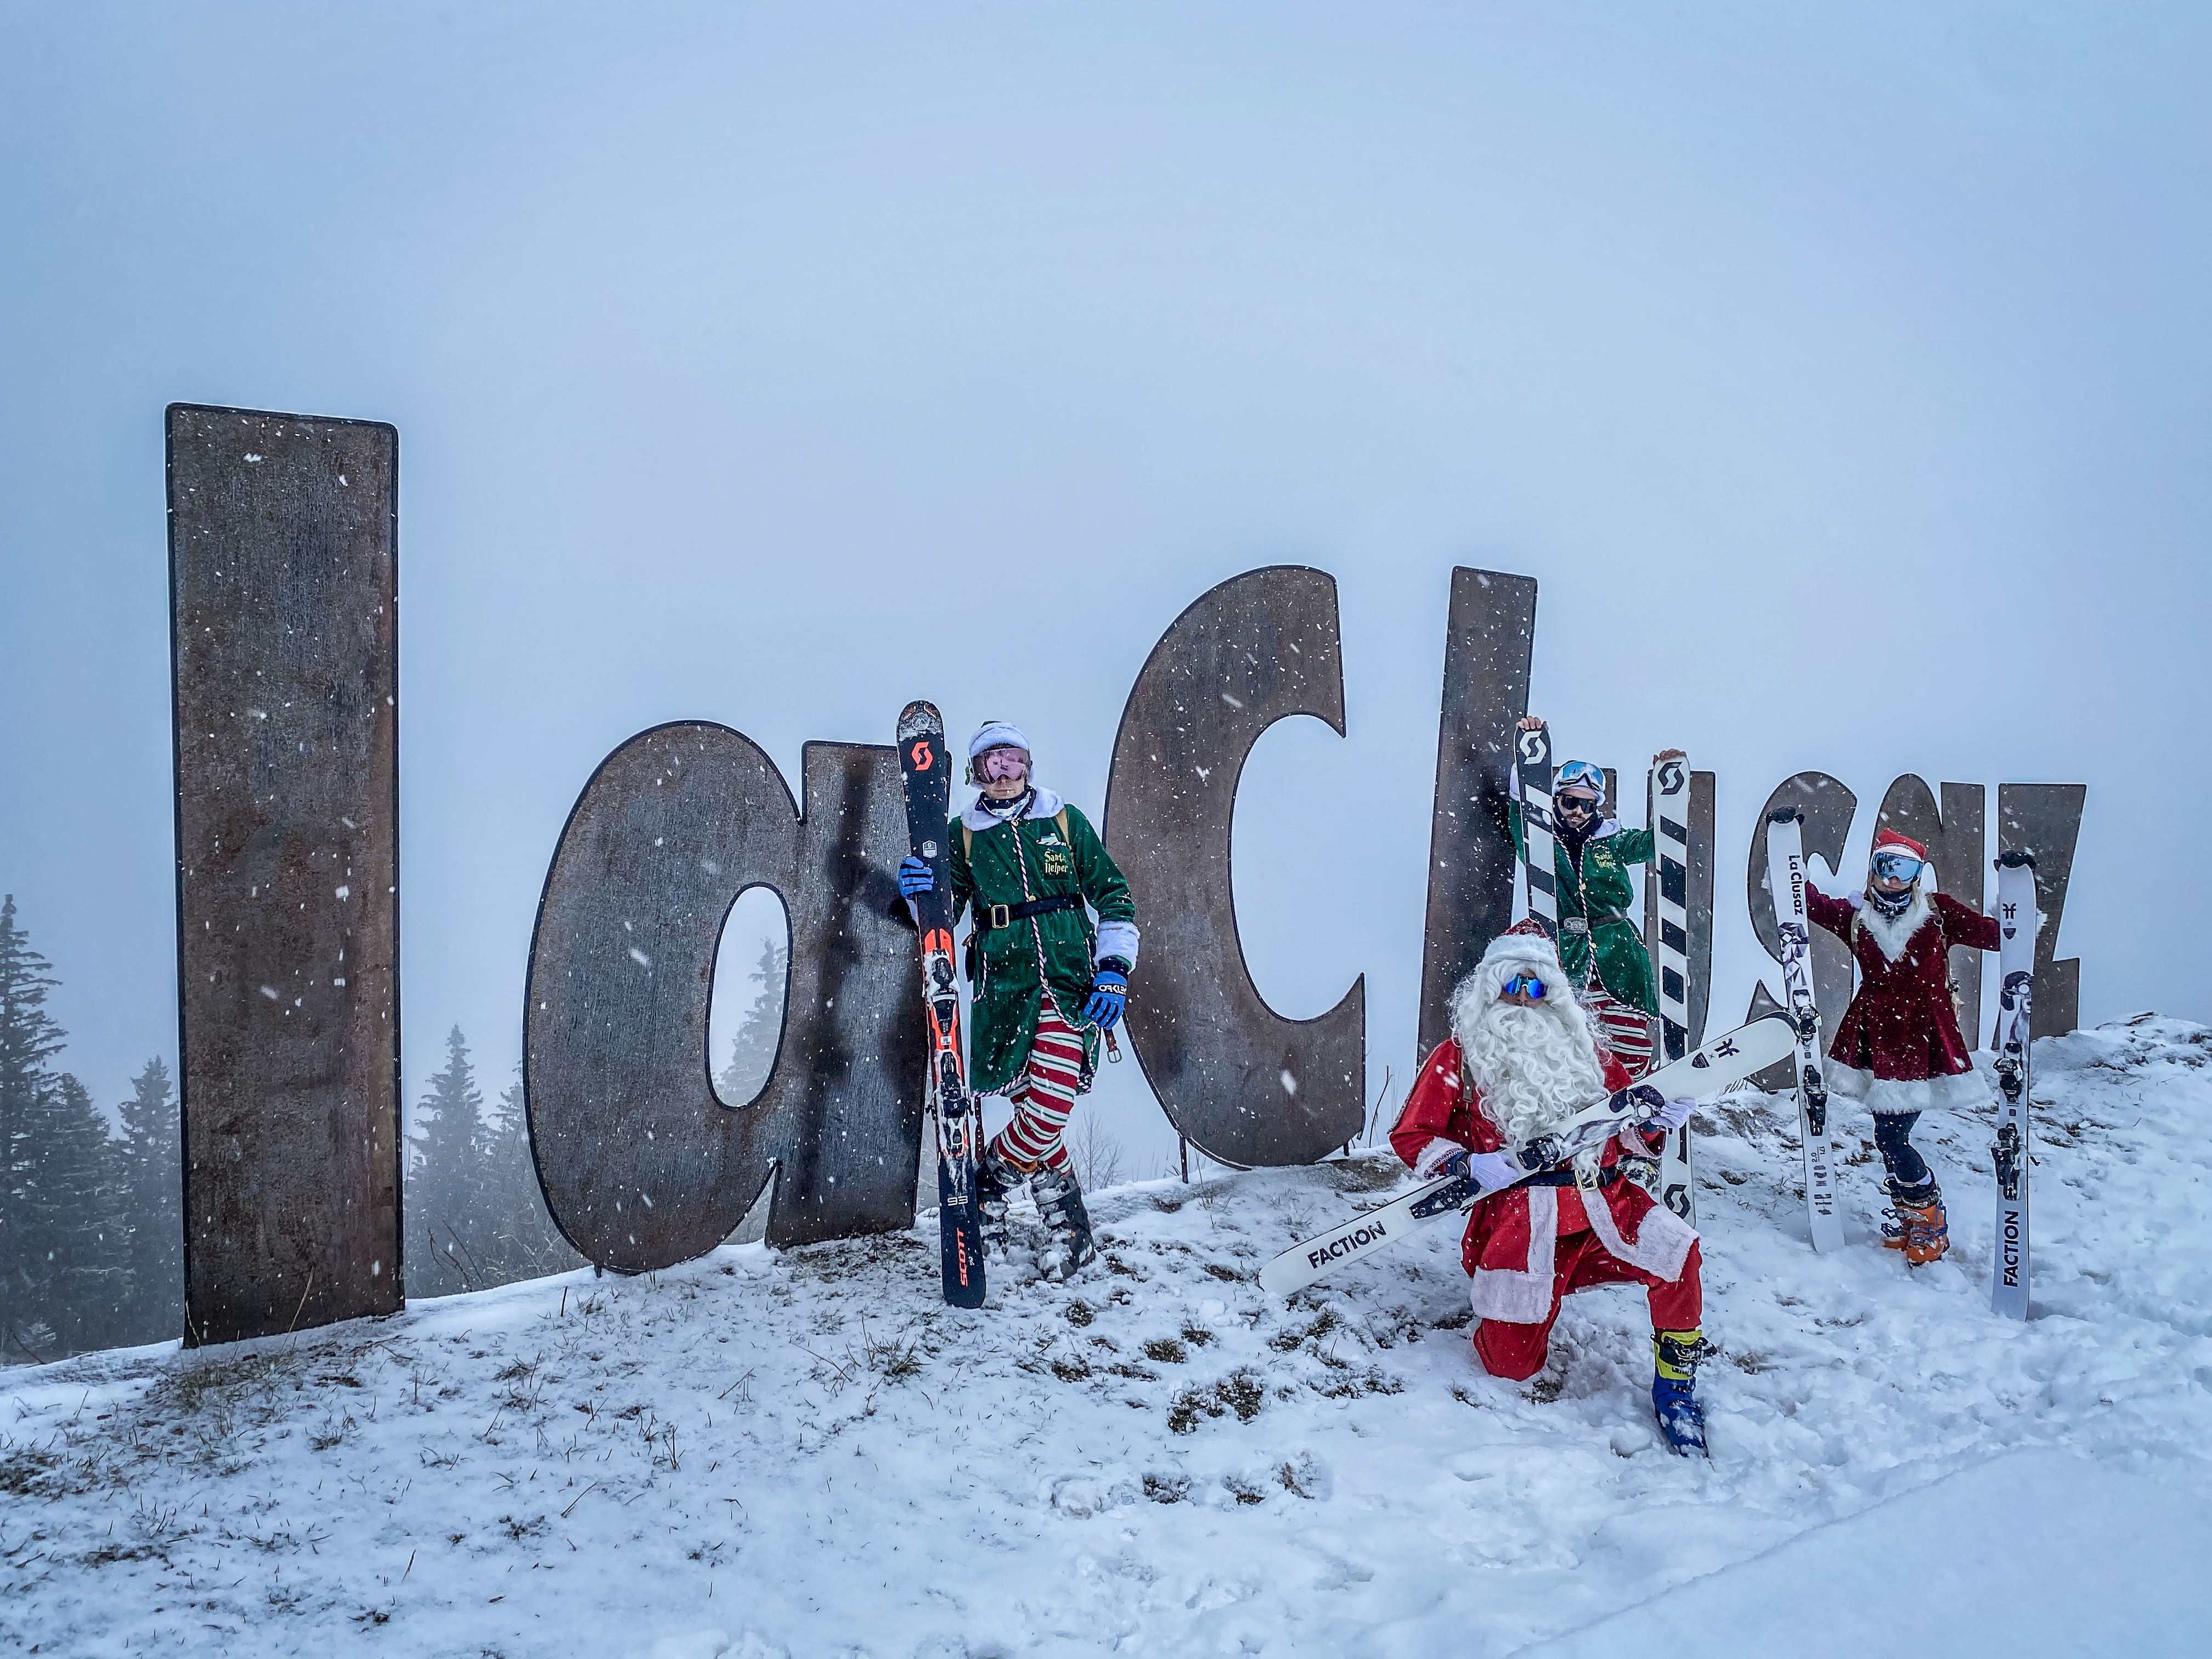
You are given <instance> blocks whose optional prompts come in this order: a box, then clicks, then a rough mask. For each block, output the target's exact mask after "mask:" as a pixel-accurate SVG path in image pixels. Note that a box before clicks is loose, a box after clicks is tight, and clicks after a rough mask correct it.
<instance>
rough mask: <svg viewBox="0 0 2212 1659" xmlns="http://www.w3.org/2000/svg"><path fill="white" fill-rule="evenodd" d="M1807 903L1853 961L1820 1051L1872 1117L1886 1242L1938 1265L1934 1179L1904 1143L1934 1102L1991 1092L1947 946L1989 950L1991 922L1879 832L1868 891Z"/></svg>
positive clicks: (1901, 843) (1833, 1080) (1914, 853)
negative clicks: (1855, 974) (1843, 1009)
mask: <svg viewBox="0 0 2212 1659" xmlns="http://www.w3.org/2000/svg"><path fill="white" fill-rule="evenodd" d="M1805 908H1806V911H1807V914H1808V915H1810V916H1811V918H1812V920H1813V921H1814V924H1815V925H1817V926H1819V927H1825V928H1826V929H1827V930H1828V931H1829V932H1830V933H1833V934H1835V935H1836V936H1837V937H1838V939H1842V940H1843V941H1844V943H1845V944H1846V945H1849V946H1850V951H1851V957H1852V959H1853V960H1854V961H1856V962H1857V963H1858V969H1859V988H1858V994H1857V996H1855V997H1853V998H1852V999H1851V1006H1850V1012H1847V1013H1845V1014H1844V1018H1843V1020H1842V1022H1841V1023H1840V1024H1838V1025H1837V1027H1836V1036H1835V1040H1834V1041H1833V1042H1831V1043H1830V1044H1829V1045H1828V1058H1829V1060H1830V1061H1831V1062H1832V1064H1831V1065H1830V1066H1829V1068H1828V1085H1829V1087H1830V1088H1831V1089H1832V1090H1833V1091H1835V1092H1836V1093H1837V1094H1838V1095H1841V1096H1844V1097H1846V1098H1848V1099H1852V1100H1862V1101H1864V1102H1865V1103H1866V1104H1867V1107H1868V1109H1869V1110H1871V1111H1872V1112H1873V1113H1874V1123H1875V1146H1878V1147H1879V1148H1880V1149H1881V1161H1882V1166H1883V1168H1884V1169H1885V1170H1887V1173H1888V1176H1889V1182H1888V1184H1889V1194H1890V1203H1891V1208H1890V1210H1889V1212H1887V1218H1886V1219H1885V1220H1884V1222H1883V1225H1882V1243H1884V1244H1885V1245H1887V1246H1888V1247H1889V1248H1890V1249H1899V1250H1903V1251H1904V1252H1905V1260H1906V1261H1909V1262H1911V1263H1912V1264H1913V1265H1914V1266H1916V1267H1917V1266H1920V1265H1922V1264H1924V1263H1926V1262H1929V1261H1936V1259H1937V1258H1938V1257H1940V1256H1941V1255H1942V1254H1943V1253H1944V1251H1946V1250H1947V1249H1949V1248H1950V1243H1951V1239H1950V1228H1949V1225H1948V1219H1947V1218H1946V1217H1945V1214H1944V1212H1943V1194H1942V1189H1941V1188H1938V1187H1937V1186H1936V1175H1935V1172H1934V1171H1933V1170H1930V1169H1929V1167H1928V1164H1927V1160H1926V1159H1924V1158H1922V1157H1921V1156H1920V1153H1919V1152H1917V1150H1916V1149H1915V1148H1914V1146H1913V1145H1912V1126H1913V1125H1914V1124H1915V1123H1917V1122H1918V1121H1919V1120H1920V1114H1921V1113H1923V1111H1926V1110H1927V1109H1929V1107H1931V1106H1976V1105H1979V1104H1981V1103H1983V1101H1984V1100H1985V1099H1986V1098H1987V1097H1988V1091H1987V1090H1986V1089H1985V1088H1984V1086H1983V1085H1982V1082H1981V1079H1978V1077H1976V1076H1975V1075H1974V1062H1973V1061H1972V1060H1971V1059H1969V1058H1968V1057H1967V1056H1968V1051H1967V1047H1966V1039H1965V1037H1964V1036H1961V1035H1960V1030H1959V1012H1958V1008H1957V1006H1956V1005H1955V1004H1954V1001H1953V1000H1952V992H1951V972H1950V956H1951V947H1952V946H1954V945H1963V946H1965V947H1966V948H1967V949H1969V950H1974V951H1994V950H1996V948H1997V943H1998V929H1997V921H1996V917H1995V916H1984V915H1977V914H1976V913H1975V912H1974V911H1972V910H1971V909H1969V908H1967V907H1966V905H1964V904H1961V903H1960V902H1959V901H1958V900H1956V899H1954V898H1953V897H1951V896H1950V895H1948V893H1939V892H1937V891H1936V879H1935V868H1934V866H1931V865H1930V864H1929V862H1928V849H1927V848H1925V847H1923V846H1922V845H1921V844H1920V843H1919V842H1917V841H1914V840H1912V839H1911V837H1910V836H1900V835H1899V834H1898V833H1897V832H1896V831H1895V830H1893V829H1883V830H1881V831H1879V832H1878V833H1877V834H1876V835H1875V841H1874V854H1873V857H1872V859H1871V860H1870V861H1869V868H1868V880H1867V885H1866V889H1865V890H1864V891H1863V892H1858V893H1854V894H1852V895H1851V896H1850V897H1849V898H1830V897H1828V896H1826V894H1824V893H1821V892H1820V891H1819V890H1816V889H1814V887H1813V886H1812V885H1811V884H1809V883H1808V884H1807V886H1806V889H1805Z"/></svg>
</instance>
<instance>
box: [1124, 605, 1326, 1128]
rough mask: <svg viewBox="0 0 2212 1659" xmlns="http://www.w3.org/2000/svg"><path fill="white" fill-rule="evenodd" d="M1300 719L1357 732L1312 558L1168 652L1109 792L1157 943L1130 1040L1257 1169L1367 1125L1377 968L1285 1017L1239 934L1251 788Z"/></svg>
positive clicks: (1193, 627)
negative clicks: (1262, 743) (1249, 768)
mask: <svg viewBox="0 0 2212 1659" xmlns="http://www.w3.org/2000/svg"><path fill="white" fill-rule="evenodd" d="M1293 714H1314V715H1318V716H1319V717H1320V718H1321V719H1322V720H1327V721H1328V723H1329V725H1330V726H1334V728H1335V729H1336V731H1337V732H1339V734H1341V733H1342V732H1343V731H1344V670H1343V663H1342V659H1341V657H1340V653H1339V651H1338V646H1337V623H1336V584H1335V582H1334V580H1331V579H1330V578H1329V577H1328V576H1327V575H1325V574H1322V572H1321V571H1318V570H1309V569H1305V568H1302V567H1298V566H1292V565H1279V566H1274V567H1272V568H1267V569H1263V570H1253V571H1248V572H1247V573H1246V574H1243V575H1242V576H1236V577H1232V578H1231V580H1228V581H1225V582H1223V583H1222V584H1221V585H1220V586H1218V587H1216V588H1214V589H1213V590H1212V592H1208V593H1206V594H1205V595H1204V596H1203V597H1202V598H1200V599H1198V600H1197V601H1196V602H1195V603H1194V604H1193V605H1191V606H1190V608H1189V609H1188V610H1187V611H1184V612H1183V613H1182V616H1180V617H1176V621H1175V623H1174V625H1173V626H1172V627H1170V629H1168V631H1167V633H1166V634H1165V635H1163V636H1162V637H1161V640H1160V642H1159V643H1158V645H1157V646H1155V647H1152V655H1151V656H1150V657H1148V658H1147V659H1146V661H1145V666H1144V670H1143V671H1142V672H1141V673H1139V675H1138V676H1137V683H1136V684H1135V685H1134V686H1133V687H1132V688H1131V689H1130V692H1129V702H1128V706H1127V708H1125V709H1124V710H1123V711H1122V714H1121V731H1120V732H1119V733H1118V735H1117V736H1116V737H1115V744H1114V770H1113V775H1112V776H1111V778H1110V779H1109V782H1108V785H1107V792H1106V800H1107V810H1106V845H1107V847H1108V848H1109V851H1111V852H1112V853H1113V854H1114V858H1115V862H1116V863H1118V864H1119V865H1120V866H1121V869H1122V871H1123V872H1124V873H1125V874H1126V875H1127V877H1128V878H1129V889H1130V891H1131V893H1132V894H1133V896H1134V897H1135V899H1136V902H1137V922H1138V925H1139V927H1142V928H1143V929H1144V934H1145V943H1144V951H1143V953H1142V955H1141V957H1139V961H1138V963H1137V976H1136V980H1135V982H1134V984H1133V987H1132V989H1133V992H1134V993H1135V994H1134V995H1133V997H1132V998H1131V1000H1130V1003H1129V1012H1128V1015H1127V1021H1128V1029H1129V1041H1130V1044H1131V1046H1132V1047H1133V1048H1135V1050H1136V1052H1137V1057H1138V1059H1139V1060H1140V1061H1141V1062H1142V1063H1143V1065H1144V1068H1145V1077H1146V1081H1148V1082H1149V1083H1150V1084H1151V1085H1152V1092H1153V1093H1154V1094H1155V1095H1157V1096H1158V1097H1159V1102H1160V1104H1161V1105H1162V1106H1163V1107H1164V1108H1165V1109H1166V1111H1167V1115H1168V1118H1169V1120H1170V1121H1171V1122H1173V1123H1174V1125H1175V1126H1176V1129H1177V1130H1178V1131H1179V1132H1180V1133H1182V1134H1183V1135H1184V1136H1186V1137H1187V1138H1188V1139H1189V1140H1190V1142H1191V1144H1192V1145H1193V1146H1196V1147H1198V1148H1199V1150H1200V1151H1201V1152H1204V1153H1205V1154H1206V1156H1207V1157H1208V1158H1212V1159H1214V1160H1215V1161H1216V1162H1218V1163H1222V1164H1231V1165H1234V1166H1237V1167H1239V1168H1244V1169H1249V1168H1252V1167H1254V1166H1255V1165H1260V1164H1310V1163H1311V1162H1312V1161H1313V1160H1314V1159H1316V1158H1319V1157H1321V1155H1322V1153H1324V1152H1328V1150H1329V1149H1330V1148H1331V1147H1333V1146H1340V1145H1342V1144H1343V1143H1344V1142H1345V1141H1346V1140H1348V1139H1351V1138H1352V1136H1353V1135H1354V1134H1357V1133H1358V1131H1359V1127H1360V1125H1361V1123H1362V1122H1363V1121H1364V1109H1363V1106H1364V1103H1363V1100H1362V1091H1363V1089H1364V1082H1365V1073H1366V1006H1367V981H1366V978H1365V976H1364V975H1362V976H1361V977H1360V978H1358V979H1357V980H1354V981H1352V988H1351V989H1350V990H1349V991H1346V993H1345V994H1344V997H1343V999H1342V1000H1340V1002H1338V1004H1337V1005H1336V1006H1335V1007H1334V1008H1332V1009H1330V1010H1329V1011H1328V1012H1327V1013H1325V1014H1322V1015H1320V1016H1319V1017H1317V1018H1313V1019H1305V1020H1293V1019H1285V1018H1283V1017H1282V1016H1281V1015H1279V1014H1278V1013H1276V1012H1275V1011H1274V1010H1273V1009H1272V1008H1270V1007H1268V1006H1267V1003H1266V1002H1265V1001H1263V1000H1261V996H1260V991H1259V987H1257V986H1255V985H1254V984H1253V983H1252V975H1251V973H1250V971H1249V969H1247V968H1246V966H1245V963H1244V950H1243V945H1242V944H1241V943H1240V942H1239V940H1238V939H1237V909H1236V900H1235V898H1234V896H1233V895H1232V893H1231V887H1230V877H1229V836H1230V828H1231V819H1232V817H1234V814H1235V812H1236V808H1237V780H1238V778H1240V777H1241V776H1242V775H1243V770H1244V758H1245V757H1246V756H1247V755H1249V753H1250V752H1251V750H1252V745H1253V744H1255V743H1256V742H1258V741H1259V738H1260V734H1261V732H1265V731H1266V730H1267V728H1268V727H1269V726H1273V724H1274V723H1275V722H1276V721H1277V720H1285V719H1287V718H1289V717H1290V716H1291V715H1293ZM1315 810H1316V812H1317V813H1318V812H1319V811H1321V810H1322V807H1321V805H1320V804H1319V803H1316V809H1315Z"/></svg>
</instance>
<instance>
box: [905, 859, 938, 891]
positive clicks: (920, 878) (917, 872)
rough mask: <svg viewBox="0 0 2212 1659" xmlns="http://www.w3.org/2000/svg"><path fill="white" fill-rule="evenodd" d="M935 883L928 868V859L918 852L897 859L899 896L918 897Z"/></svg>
mask: <svg viewBox="0 0 2212 1659" xmlns="http://www.w3.org/2000/svg"><path fill="white" fill-rule="evenodd" d="M936 885H937V878H936V876H935V875H933V873H932V872H931V871H930V868H929V860H927V859H926V858H924V857H922V855H921V854H919V853H908V854H907V855H906V856H905V857H904V858H903V859H901V860H899V896H900V897H901V898H908V899H910V898H920V897H921V896H922V895H923V894H924V893H927V892H928V891H929V890H930V889H932V888H933V887H934V886H936Z"/></svg>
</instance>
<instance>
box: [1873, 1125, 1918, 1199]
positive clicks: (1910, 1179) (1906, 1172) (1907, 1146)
mask: <svg viewBox="0 0 2212 1659" xmlns="http://www.w3.org/2000/svg"><path fill="white" fill-rule="evenodd" d="M1919 1121H1920V1114H1919V1113H1917V1112H1877V1113H1875V1120H1874V1144H1875V1148H1876V1149H1877V1150H1878V1151H1879V1152H1881V1167H1882V1168H1883V1169H1885V1170H1888V1171H1889V1177H1890V1179H1891V1180H1893V1181H1894V1182H1897V1184H1898V1185H1899V1186H1900V1187H1920V1186H1925V1185H1926V1184H1927V1183H1928V1182H1929V1180H1930V1179H1932V1177H1931V1176H1930V1175H1929V1170H1928V1160H1927V1159H1925V1158H1922V1157H1921V1156H1920V1154H1919V1153H1918V1152H1915V1151H1913V1150H1912V1126H1913V1125H1914V1124H1916V1123H1917V1122H1919Z"/></svg>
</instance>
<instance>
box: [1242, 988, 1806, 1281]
mask: <svg viewBox="0 0 2212 1659" xmlns="http://www.w3.org/2000/svg"><path fill="white" fill-rule="evenodd" d="M1795 1041H1796V1034H1795V1032H1794V1030H1792V1028H1791V1026H1790V1023H1789V1022H1788V1021H1787V1020H1785V1019H1784V1018H1782V1016H1780V1015H1779V1014H1768V1015H1765V1017H1764V1018H1759V1019H1754V1020H1753V1021H1752V1022H1751V1023H1750V1024H1747V1025H1740V1026H1738V1027H1737V1028H1736V1029H1735V1030H1733V1031H1730V1032H1729V1033H1728V1034H1727V1035H1726V1036H1717V1037H1715V1038H1714V1039H1713V1040H1712V1041H1711V1042H1708V1043H1706V1044H1705V1046H1704V1047H1702V1048H1694V1049H1692V1050H1691V1051H1690V1052H1689V1053H1687V1054H1685V1055H1683V1056H1682V1058H1680V1060H1674V1061H1672V1062H1671V1063H1669V1064H1668V1065H1665V1066H1661V1067H1660V1068H1659V1069H1658V1070H1657V1071H1656V1072H1654V1073H1651V1075H1650V1076H1649V1077H1647V1078H1646V1079H1644V1081H1643V1083H1642V1084H1641V1085H1638V1086H1637V1087H1636V1088H1634V1089H1632V1090H1631V1089H1623V1090H1620V1091H1618V1092H1617V1093H1614V1094H1613V1095H1611V1096H1609V1097H1607V1098H1606V1099H1604V1100H1601V1101H1598V1102H1595V1103H1593V1104H1591V1105H1590V1106H1589V1107H1587V1108H1585V1109H1583V1111H1581V1112H1580V1113H1578V1114H1577V1115H1576V1116H1575V1117H1574V1118H1573V1119H1571V1121H1569V1122H1568V1123H1567V1124H1566V1125H1565V1127H1562V1128H1559V1129H1557V1130H1554V1131H1553V1133H1550V1134H1547V1135H1543V1136H1541V1137H1539V1138H1538V1139H1535V1140H1534V1141H1530V1142H1528V1143H1527V1144H1526V1145H1524V1146H1518V1147H1516V1148H1514V1149H1513V1155H1514V1159H1515V1161H1516V1163H1517V1164H1520V1166H1521V1167H1522V1169H1524V1170H1529V1171H1531V1172H1532V1173H1534V1172H1536V1171H1540V1170H1547V1169H1552V1168H1555V1167H1557V1166H1558V1165H1559V1164H1565V1163H1566V1162H1567V1161H1569V1160H1570V1159H1571V1158H1573V1157H1574V1156H1575V1154H1576V1153H1577V1152H1585V1151H1588V1150H1589V1148H1590V1147H1591V1146H1596V1145H1600V1144H1601V1143H1602V1142H1603V1141H1605V1140H1606V1139H1607V1138H1608V1137H1609V1136H1612V1135H1614V1134H1618V1133H1620V1130H1621V1129H1622V1128H1623V1127H1626V1126H1627V1125H1630V1124H1633V1123H1636V1122H1638V1121H1641V1120H1642V1118H1643V1117H1644V1115H1646V1111H1645V1109H1644V1107H1643V1106H1642V1105H1641V1104H1640V1103H1639V1101H1638V1097H1639V1096H1642V1095H1643V1093H1644V1090H1645V1089H1652V1090H1656V1091H1657V1092H1658V1097H1659V1098H1661V1099H1662V1100H1676V1099H1680V1098H1683V1097H1692V1096H1694V1097H1704V1096H1706V1095H1711V1094H1717V1093H1718V1092H1719V1091H1721V1090H1722V1089H1724V1088H1726V1087H1727V1086H1728V1085H1729V1084H1731V1083H1737V1082H1741V1080H1742V1079H1745V1078H1747V1077H1749V1076H1751V1075H1752V1074H1753V1073H1755V1072H1759V1071H1762V1070H1764V1069H1765V1067H1767V1066H1771V1065H1772V1064H1774V1062H1775V1061H1776V1060H1780V1059H1781V1058H1782V1057H1783V1056H1784V1054H1788V1053H1789V1052H1790V1045H1791V1044H1792V1043H1793V1042H1795ZM1503 1190H1504V1188H1486V1187H1484V1186H1483V1185H1482V1183H1481V1182H1479V1181H1476V1180H1474V1178H1473V1177H1471V1176H1440V1177H1439V1178H1437V1180H1434V1181H1431V1182H1425V1184H1423V1185H1421V1186H1419V1187H1416V1188H1414V1189H1413V1191H1412V1192H1410V1193H1407V1194H1406V1195H1405V1196H1404V1197H1402V1198H1400V1199H1398V1200H1395V1201H1394V1202H1392V1203H1389V1204H1386V1205H1383V1206H1382V1207H1381V1208H1380V1209H1375V1210H1370V1211H1368V1212H1365V1213H1364V1214H1362V1215H1358V1216H1354V1217H1353V1218H1352V1219H1351V1220H1349V1221H1346V1222H1345V1223H1343V1224H1342V1225H1340V1226H1336V1227H1332V1228H1331V1229H1330V1230H1329V1231H1327V1232H1325V1233H1320V1234H1317V1235H1316V1236H1315V1237H1312V1238H1310V1239H1307V1240H1306V1241H1305V1242H1304V1243H1302V1244H1296V1245H1293V1246H1292V1247H1291V1249H1287V1250H1285V1251H1284V1252H1283V1254H1282V1255H1279V1256H1277V1257H1276V1258H1275V1259H1274V1260H1273V1261H1270V1262H1269V1263H1268V1264H1267V1266H1266V1267H1262V1268H1261V1270H1260V1287H1261V1289H1262V1290H1264V1291H1267V1292H1268V1293H1269V1294H1270V1295H1273V1296H1288V1295H1290V1294H1291V1292H1292V1291H1301V1290H1304V1288H1305V1287H1306V1286H1307V1285H1310V1284H1312V1283H1314V1282H1315V1281H1316V1279H1322V1278H1323V1277H1325V1276H1326V1275H1327V1274H1329V1273H1334V1272H1335V1271H1336V1269H1337V1268H1339V1267H1343V1266H1345V1265H1346V1263H1348V1262H1352V1261H1359V1260H1360V1259H1361V1258H1363V1257H1364V1256H1370V1255H1374V1254H1375V1252H1376V1251H1377V1250H1380V1249H1385V1248H1387V1247H1388V1246H1389V1245H1391V1244H1394V1243H1396V1242H1397V1241H1398V1240H1400V1239H1401V1238H1403V1237H1407V1235H1408V1234H1410V1233H1412V1232H1413V1231H1415V1230H1416V1229H1418V1228H1419V1227H1420V1226H1422V1225H1425V1224H1426V1223H1428V1222H1431V1221H1435V1220H1438V1219H1440V1218H1443V1217H1444V1216H1448V1215H1460V1214H1463V1213H1464V1212H1467V1211H1468V1210H1469V1209H1472V1208H1473V1207H1474V1205H1475V1204H1476V1203H1477V1202H1479V1201H1480V1200H1482V1199H1485V1198H1487V1197H1488V1196H1489V1195H1490V1194H1492V1192H1498V1191H1503Z"/></svg>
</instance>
